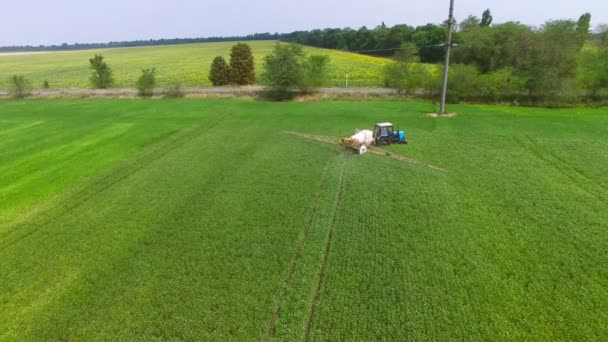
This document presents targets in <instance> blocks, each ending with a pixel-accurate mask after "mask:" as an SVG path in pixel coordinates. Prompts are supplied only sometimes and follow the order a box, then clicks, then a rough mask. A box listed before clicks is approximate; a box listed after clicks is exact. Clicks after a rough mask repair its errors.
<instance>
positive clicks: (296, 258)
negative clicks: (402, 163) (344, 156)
mask: <svg viewBox="0 0 608 342" xmlns="http://www.w3.org/2000/svg"><path fill="white" fill-rule="evenodd" d="M335 158H336V155H333V156H332V157H331V158H330V160H329V161H328V162H327V164H326V165H325V168H324V170H323V175H322V176H321V183H320V187H319V190H318V191H317V193H316V194H315V199H314V202H313V206H312V208H311V210H310V215H309V218H308V221H307V223H306V225H305V226H304V229H303V230H302V237H301V238H300V241H299V242H298V245H297V246H296V250H295V252H294V254H293V256H292V258H291V262H290V265H289V269H288V272H287V276H286V277H285V279H284V280H283V285H282V287H281V290H280V292H279V295H278V299H277V303H276V306H275V308H274V310H273V312H272V317H271V318H270V320H269V322H268V328H267V330H266V335H265V336H264V338H263V341H269V340H270V339H271V338H272V337H273V336H274V334H275V332H276V329H277V323H278V319H279V315H280V314H281V309H282V308H283V304H284V303H285V297H286V296H287V290H288V289H289V287H290V285H291V280H292V278H293V275H294V273H295V271H296V269H297V267H298V264H299V262H300V260H301V259H302V254H303V252H304V247H305V246H306V244H307V243H308V240H309V233H310V229H311V228H312V226H313V224H314V223H315V222H316V219H317V212H318V210H319V205H320V203H321V197H322V195H323V192H324V190H325V187H326V184H327V180H328V175H329V169H330V166H331V164H332V163H333V162H334V160H335Z"/></svg>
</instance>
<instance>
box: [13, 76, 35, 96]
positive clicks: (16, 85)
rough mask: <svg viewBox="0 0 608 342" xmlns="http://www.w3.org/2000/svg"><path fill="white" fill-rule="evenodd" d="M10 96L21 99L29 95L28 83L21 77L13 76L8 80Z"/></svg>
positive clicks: (29, 87)
mask: <svg viewBox="0 0 608 342" xmlns="http://www.w3.org/2000/svg"><path fill="white" fill-rule="evenodd" d="M10 85H11V87H10V94H11V95H12V96H13V97H14V98H16V99H22V98H24V97H27V96H29V95H30V89H31V86H30V83H29V82H28V81H27V80H26V79H25V76H23V75H13V76H11V79H10Z"/></svg>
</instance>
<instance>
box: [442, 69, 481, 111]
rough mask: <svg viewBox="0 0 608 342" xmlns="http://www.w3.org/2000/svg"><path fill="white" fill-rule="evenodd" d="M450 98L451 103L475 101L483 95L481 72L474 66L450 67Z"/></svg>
mask: <svg viewBox="0 0 608 342" xmlns="http://www.w3.org/2000/svg"><path fill="white" fill-rule="evenodd" d="M449 73H450V75H449V81H448V96H449V100H450V102H459V101H460V100H466V99H474V98H477V97H479V95H480V94H481V78H480V75H479V71H477V68H475V67H474V66H472V65H465V64H454V65H452V66H450V71H449Z"/></svg>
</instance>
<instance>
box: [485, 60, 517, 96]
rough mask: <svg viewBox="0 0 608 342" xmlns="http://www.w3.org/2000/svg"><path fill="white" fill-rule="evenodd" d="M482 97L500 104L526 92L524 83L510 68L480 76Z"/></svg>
mask: <svg viewBox="0 0 608 342" xmlns="http://www.w3.org/2000/svg"><path fill="white" fill-rule="evenodd" d="M479 82H480V84H479V85H480V88H481V97H482V98H483V99H485V100H489V101H493V102H499V101H502V100H503V99H504V98H505V97H507V96H512V97H513V96H514V97H515V98H517V97H518V95H520V94H521V92H522V91H523V90H524V88H523V81H522V80H521V79H520V78H519V77H518V76H517V75H515V73H514V71H513V70H512V69H510V68H505V69H500V70H496V71H493V72H490V73H487V74H483V75H481V76H480V81H479Z"/></svg>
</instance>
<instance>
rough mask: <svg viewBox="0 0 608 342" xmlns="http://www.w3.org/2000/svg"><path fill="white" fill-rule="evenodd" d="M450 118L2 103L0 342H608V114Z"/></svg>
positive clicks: (316, 106) (380, 104)
mask: <svg viewBox="0 0 608 342" xmlns="http://www.w3.org/2000/svg"><path fill="white" fill-rule="evenodd" d="M433 109H434V108H433V106H432V105H431V104H430V103H422V102H399V101H360V102H358V101H352V102H344V101H320V102H300V103H297V102H293V103H268V102H262V101H245V100H187V99H186V100H184V99H182V100H158V101H141V100H62V101H57V100H55V101H53V100H32V101H21V100H20V101H1V102H0V138H1V139H0V174H1V175H2V177H0V260H2V262H0V303H2V305H0V326H1V327H2V329H0V341H12V340H138V339H142V340H260V339H267V340H290V341H291V340H301V339H311V340H312V339H314V340H363V341H371V340H450V339H466V340H505V339H506V340H509V339H518V340H534V339H538V340H553V339H564V340H601V339H602V337H603V336H606V335H607V334H608V328H607V327H606V324H605V322H606V321H607V320H608V302H606V300H605V298H606V290H605V289H606V288H608V271H607V270H606V268H605V267H604V265H606V264H607V263H608V256H607V254H606V252H605V251H606V250H608V237H607V236H606V234H605V231H606V229H608V224H607V222H608V210H607V209H608V187H607V186H606V185H605V184H608V173H607V172H606V170H607V169H608V155H607V154H606V153H605V151H606V150H607V148H608V143H607V142H606V141H605V137H606V136H607V134H608V118H607V117H606V115H605V109H583V108H575V109H564V110H547V109H530V108H517V107H505V106H465V105H460V106H453V107H451V110H453V111H456V112H457V113H458V116H456V117H454V118H439V119H433V118H430V117H428V116H427V115H426V113H427V112H431V111H433ZM378 121H391V122H393V123H395V124H399V126H400V128H401V129H403V130H405V131H406V132H407V134H408V140H409V142H410V144H409V145H394V146H389V147H387V149H389V150H390V151H392V152H394V153H398V154H404V155H407V156H408V157H411V158H415V159H418V160H422V161H425V162H428V163H431V164H433V165H437V166H441V167H443V168H446V169H448V170H449V171H448V172H441V171H436V170H432V169H429V168H424V167H420V166H417V165H413V164H409V163H404V162H401V161H398V160H394V159H391V158H386V157H383V156H379V155H371V154H366V155H363V156H359V155H357V154H354V153H351V152H350V151H346V150H344V149H343V148H341V147H339V146H336V145H332V144H323V143H320V142H316V141H310V140H306V139H302V138H299V137H296V136H293V135H287V134H283V133H282V131H299V132H305V133H312V134H319V135H328V136H349V135H351V134H352V133H353V132H354V129H355V128H359V129H364V128H371V126H372V125H373V123H374V122H378Z"/></svg>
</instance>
